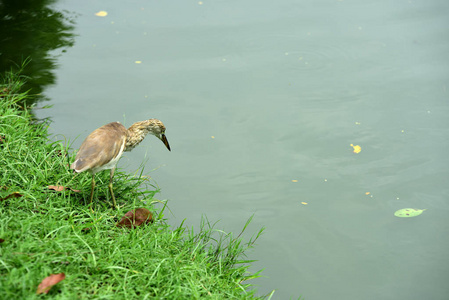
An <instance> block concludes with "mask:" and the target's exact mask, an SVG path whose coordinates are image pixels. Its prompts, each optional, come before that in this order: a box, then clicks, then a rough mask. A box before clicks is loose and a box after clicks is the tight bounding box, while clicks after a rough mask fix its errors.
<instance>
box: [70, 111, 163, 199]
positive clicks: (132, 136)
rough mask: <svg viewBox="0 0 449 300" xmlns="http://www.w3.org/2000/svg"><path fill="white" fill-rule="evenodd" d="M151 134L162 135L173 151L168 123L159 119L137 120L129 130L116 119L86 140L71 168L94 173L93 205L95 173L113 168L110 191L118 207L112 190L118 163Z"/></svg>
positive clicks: (91, 196) (93, 183) (93, 182)
mask: <svg viewBox="0 0 449 300" xmlns="http://www.w3.org/2000/svg"><path fill="white" fill-rule="evenodd" d="M149 133H150V134H153V135H155V136H156V137H157V138H159V139H160V140H161V141H162V142H163V143H164V145H165V146H166V147H167V148H168V150H170V145H169V144H168V140H167V138H166V137H165V126H164V124H162V122H161V121H159V120H157V119H150V120H145V121H140V122H136V123H134V124H133V125H131V127H129V128H128V129H126V128H125V126H123V125H122V124H120V123H119V122H112V123H109V124H106V125H104V126H102V127H100V128H98V129H96V130H94V131H93V132H92V133H91V134H89V136H88V137H87V138H86V139H85V140H84V142H83V143H82V144H81V147H80V149H79V151H78V153H77V154H76V157H75V161H74V162H73V164H72V165H71V166H70V168H71V169H73V170H74V171H75V172H77V173H80V172H84V171H88V172H89V173H91V174H92V189H91V195H90V203H91V204H92V198H93V193H94V188H95V179H94V177H95V173H97V172H100V171H102V170H107V169H110V170H111V175H110V182H109V191H110V192H111V197H112V200H113V202H114V206H117V205H116V202H115V197H114V193H113V190H112V177H113V176H114V171H115V166H116V165H117V162H118V161H119V160H120V157H121V156H122V154H123V152H124V151H131V150H132V149H134V147H136V146H137V145H138V144H139V143H140V142H141V141H142V140H143V139H144V138H145V136H146V135H147V134H149Z"/></svg>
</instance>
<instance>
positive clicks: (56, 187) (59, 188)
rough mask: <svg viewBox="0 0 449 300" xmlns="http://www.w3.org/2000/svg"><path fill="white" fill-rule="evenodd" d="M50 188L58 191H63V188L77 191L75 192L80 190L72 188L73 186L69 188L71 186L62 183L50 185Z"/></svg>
mask: <svg viewBox="0 0 449 300" xmlns="http://www.w3.org/2000/svg"><path fill="white" fill-rule="evenodd" d="M48 189H49V190H54V191H57V192H62V191H63V190H70V191H72V192H75V193H79V192H80V190H75V189H72V188H69V187H65V186H62V185H49V186H48Z"/></svg>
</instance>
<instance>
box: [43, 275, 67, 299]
mask: <svg viewBox="0 0 449 300" xmlns="http://www.w3.org/2000/svg"><path fill="white" fill-rule="evenodd" d="M64 279H65V274H64V273H59V274H51V275H50V276H48V277H46V278H44V280H42V282H41V283H40V284H39V286H38V287H37V291H36V294H42V293H44V294H47V293H48V292H49V291H50V289H51V288H52V286H54V285H55V284H57V283H58V282H60V281H62V280H64Z"/></svg>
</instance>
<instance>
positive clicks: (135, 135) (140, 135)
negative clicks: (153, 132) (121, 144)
mask: <svg viewBox="0 0 449 300" xmlns="http://www.w3.org/2000/svg"><path fill="white" fill-rule="evenodd" d="M148 132H149V130H148V128H147V127H146V126H143V125H142V124H140V122H137V123H134V124H133V125H131V127H129V128H128V137H127V139H126V145H125V151H131V150H132V149H134V147H136V146H137V145H139V144H140V142H141V141H143V139H144V138H145V136H146V135H147V134H148Z"/></svg>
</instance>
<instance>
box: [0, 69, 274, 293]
mask: <svg viewBox="0 0 449 300" xmlns="http://www.w3.org/2000/svg"><path fill="white" fill-rule="evenodd" d="M20 86H21V78H20V77H19V76H17V75H15V74H11V73H10V74H6V75H5V77H4V78H2V82H0V137H1V140H0V166H1V169H2V171H1V172H0V199H1V201H0V239H1V240H0V294H1V295H2V297H4V298H5V299H14V298H16V299H37V298H38V297H40V296H38V295H36V288H37V286H38V285H39V283H40V282H41V281H42V280H43V279H44V278H45V277H47V276H49V275H50V274H57V273H64V274H65V276H66V277H65V279H64V280H63V281H62V282H60V283H58V284H57V285H55V286H54V287H53V288H52V289H51V290H50V292H49V294H51V295H52V297H55V298H56V299H74V298H82V299H99V298H112V299H137V298H138V299H150V298H158V299H186V298H196V299H199V298H201V299H203V298H204V299H254V298H271V295H272V293H270V295H267V296H265V297H257V296H256V290H255V289H253V287H252V286H251V285H250V284H249V283H247V281H248V280H250V279H253V278H257V277H259V275H260V272H261V271H259V272H256V273H254V274H250V273H249V272H248V267H249V266H250V263H251V262H253V261H252V260H245V259H244V256H245V251H246V250H248V249H249V248H251V247H252V246H253V245H254V242H255V241H256V240H257V238H258V237H259V236H260V234H261V233H262V231H263V229H261V230H260V231H259V232H258V233H257V234H255V235H254V237H253V238H251V239H250V240H249V241H248V242H244V241H243V240H242V238H241V235H242V233H243V232H244V231H245V230H246V229H247V227H248V225H249V224H250V222H251V220H252V217H251V218H250V219H249V220H248V221H247V223H246V224H245V226H244V228H243V229H242V232H241V233H240V234H239V235H237V236H236V237H234V235H233V234H232V233H224V232H222V231H221V230H217V229H215V225H216V224H211V223H210V222H209V221H208V220H207V219H206V218H203V220H202V221H201V224H200V229H199V232H196V233H195V232H194V230H193V229H187V228H186V227H185V226H184V224H183V223H182V224H181V225H180V226H179V227H177V228H171V227H170V226H169V225H168V224H167V223H166V222H165V219H164V210H165V208H166V206H165V205H164V206H163V207H162V209H159V210H156V209H155V208H154V207H153V205H152V203H154V202H160V201H158V200H156V199H154V198H153V196H154V194H155V193H156V192H157V190H156V191H155V190H154V185H152V184H151V182H150V181H149V180H148V178H147V177H141V176H133V175H130V174H126V173H124V172H120V171H119V172H117V173H116V175H115V179H114V182H115V183H114V187H115V189H116V190H115V191H116V196H117V198H120V200H119V201H120V202H119V205H121V206H122V207H121V209H120V210H119V211H116V210H113V209H111V206H110V203H109V200H110V198H109V195H108V192H107V188H105V187H106V184H107V182H108V174H107V172H102V173H101V174H98V175H99V176H98V186H100V185H101V188H98V189H97V190H96V195H95V198H94V201H96V203H95V205H96V206H95V212H94V213H92V212H90V210H89V208H88V206H87V205H86V203H85V201H84V199H85V198H87V197H88V195H89V189H88V187H89V186H90V185H89V183H90V176H89V174H78V175H74V174H73V173H72V172H71V171H70V170H69V167H68V165H69V164H70V161H71V160H73V157H72V150H71V149H70V148H69V145H67V143H66V144H63V143H62V142H61V141H52V140H50V138H49V136H48V133H47V127H48V126H49V122H48V121H46V122H36V121H34V120H33V117H32V115H31V113H30V111H29V109H28V108H26V107H19V105H18V104H17V103H18V102H22V101H23V100H24V99H26V98H27V97H29V96H28V95H27V94H26V93H20V92H19V89H20ZM69 150H70V151H69ZM50 185H54V186H59V187H64V188H65V189H64V190H62V191H60V192H56V191H54V190H51V189H49V188H48V186H50ZM78 190H80V192H78ZM131 199H132V200H131ZM137 207H146V208H148V209H149V210H151V211H152V212H153V215H154V216H155V221H154V223H153V224H152V225H149V226H142V227H138V228H136V229H134V230H128V229H121V228H117V227H116V226H115V224H116V223H117V221H118V220H119V219H120V218H121V217H122V216H123V215H124V214H125V213H126V212H127V211H129V210H131V209H134V208H137Z"/></svg>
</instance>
